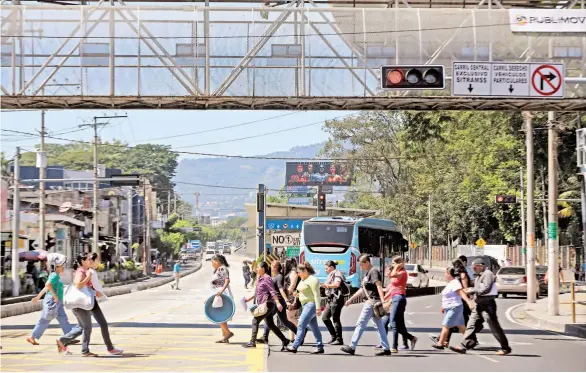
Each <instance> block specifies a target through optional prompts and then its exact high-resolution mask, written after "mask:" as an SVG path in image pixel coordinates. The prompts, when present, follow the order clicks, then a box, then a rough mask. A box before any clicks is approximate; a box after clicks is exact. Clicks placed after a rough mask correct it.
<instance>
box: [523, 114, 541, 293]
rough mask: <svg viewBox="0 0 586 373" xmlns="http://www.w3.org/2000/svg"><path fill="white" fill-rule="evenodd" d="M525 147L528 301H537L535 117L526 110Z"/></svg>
mask: <svg viewBox="0 0 586 373" xmlns="http://www.w3.org/2000/svg"><path fill="white" fill-rule="evenodd" d="M525 147H526V149H527V231H526V232H527V236H526V237H527V239H526V241H525V245H526V248H527V255H526V257H525V258H526V259H527V278H528V279H529V281H528V282H527V303H535V297H536V294H537V289H538V286H539V285H538V284H537V283H536V281H535V280H536V272H535V201H534V198H535V185H534V184H535V174H534V168H533V117H532V115H531V112H525Z"/></svg>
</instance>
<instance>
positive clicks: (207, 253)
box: [203, 249, 216, 260]
mask: <svg viewBox="0 0 586 373" xmlns="http://www.w3.org/2000/svg"><path fill="white" fill-rule="evenodd" d="M214 255H216V250H214V249H206V251H205V252H204V254H203V259H204V260H211V259H212V257H213V256H214Z"/></svg>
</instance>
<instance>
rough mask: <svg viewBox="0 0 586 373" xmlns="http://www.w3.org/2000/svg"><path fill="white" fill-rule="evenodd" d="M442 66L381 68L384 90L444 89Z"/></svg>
mask: <svg viewBox="0 0 586 373" xmlns="http://www.w3.org/2000/svg"><path fill="white" fill-rule="evenodd" d="M444 71H445V69H444V67H443V66H442V65H414V66H403V65H398V66H381V74H380V76H381V88H382V89H444V88H445V87H446V81H445V76H444Z"/></svg>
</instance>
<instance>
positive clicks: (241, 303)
mask: <svg viewBox="0 0 586 373" xmlns="http://www.w3.org/2000/svg"><path fill="white" fill-rule="evenodd" d="M240 305H241V306H242V310H243V311H248V305H247V304H246V297H242V298H240Z"/></svg>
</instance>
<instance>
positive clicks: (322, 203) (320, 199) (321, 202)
mask: <svg viewBox="0 0 586 373" xmlns="http://www.w3.org/2000/svg"><path fill="white" fill-rule="evenodd" d="M317 210H318V211H326V194H325V193H323V192H319V193H318V194H317Z"/></svg>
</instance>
